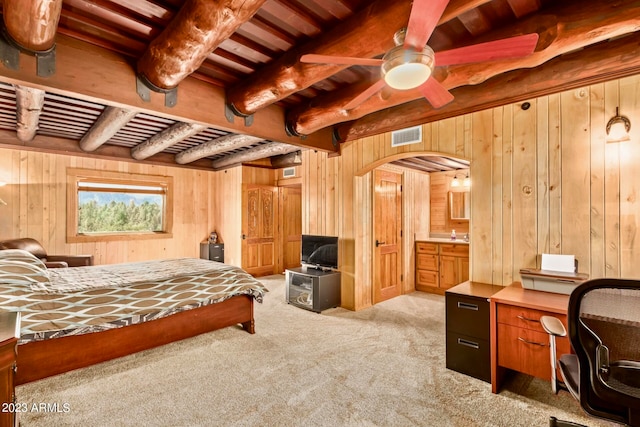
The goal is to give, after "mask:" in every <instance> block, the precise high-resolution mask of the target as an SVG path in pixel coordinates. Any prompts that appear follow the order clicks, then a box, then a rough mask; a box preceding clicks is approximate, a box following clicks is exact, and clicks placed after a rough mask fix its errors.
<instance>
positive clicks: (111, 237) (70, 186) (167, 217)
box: [67, 168, 173, 243]
mask: <svg viewBox="0 0 640 427" xmlns="http://www.w3.org/2000/svg"><path fill="white" fill-rule="evenodd" d="M80 182H92V183H100V184H118V185H135V186H153V187H162V188H164V211H163V215H162V231H131V232H128V231H124V232H109V233H91V234H83V233H79V232H78V212H79V211H78V209H79V206H78V198H79V197H78V192H79V191H80V186H79V183H80ZM84 191H86V189H85V190H84ZM172 237H173V177H171V176H162V175H144V174H137V173H127V172H115V171H100V170H92V169H79V168H68V169H67V243H82V242H100V241H116V240H145V239H169V238H172Z"/></svg>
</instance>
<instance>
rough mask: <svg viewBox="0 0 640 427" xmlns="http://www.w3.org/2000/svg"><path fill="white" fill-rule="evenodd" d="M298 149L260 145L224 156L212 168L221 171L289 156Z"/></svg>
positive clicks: (271, 144) (272, 144) (270, 143)
mask: <svg viewBox="0 0 640 427" xmlns="http://www.w3.org/2000/svg"><path fill="white" fill-rule="evenodd" d="M298 149H299V148H298V147H296V146H294V145H289V144H283V143H281V142H268V143H266V144H262V145H258V146H257V147H253V148H249V149H248V150H244V151H240V152H238V153H233V154H229V155H227V156H224V157H223V158H222V159H219V160H214V161H213V163H212V166H213V169H215V170H220V169H225V168H227V167H230V166H235V165H239V164H242V163H245V162H251V161H253V160H258V159H264V158H265V157H272V156H278V155H283V154H289V153H291V152H293V151H298Z"/></svg>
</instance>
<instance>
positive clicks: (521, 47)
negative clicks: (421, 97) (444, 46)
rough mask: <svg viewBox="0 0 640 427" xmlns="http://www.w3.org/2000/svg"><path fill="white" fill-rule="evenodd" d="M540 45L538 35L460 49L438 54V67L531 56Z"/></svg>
mask: <svg viewBox="0 0 640 427" xmlns="http://www.w3.org/2000/svg"><path fill="white" fill-rule="evenodd" d="M537 44H538V34H537V33H531V34H525V35H522V36H515V37H510V38H508V39H501V40H495V41H492V42H486V43H479V44H475V45H471V46H465V47H461V48H458V49H451V50H445V51H442V52H436V57H435V61H436V65H458V64H470V63H473V62H483V61H494V60H498V59H509V58H522V57H523V56H527V55H531V54H532V53H533V51H534V49H535V48H536V45H537Z"/></svg>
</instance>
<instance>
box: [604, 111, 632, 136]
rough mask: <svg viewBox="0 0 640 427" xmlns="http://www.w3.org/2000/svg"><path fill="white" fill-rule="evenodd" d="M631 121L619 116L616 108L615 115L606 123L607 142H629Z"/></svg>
mask: <svg viewBox="0 0 640 427" xmlns="http://www.w3.org/2000/svg"><path fill="white" fill-rule="evenodd" d="M630 130H631V121H630V120H629V118H627V117H625V116H621V115H620V112H619V108H618V107H616V115H615V116H613V117H611V119H610V120H609V121H608V122H607V142H621V141H629V139H631V138H630V137H629V131H630Z"/></svg>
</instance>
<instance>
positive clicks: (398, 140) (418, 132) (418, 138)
mask: <svg viewBox="0 0 640 427" xmlns="http://www.w3.org/2000/svg"><path fill="white" fill-rule="evenodd" d="M417 142H422V125H419V126H414V127H411V128H406V129H400V130H394V131H393V132H391V146H392V147H399V146H401V145H409V144H415V143H417Z"/></svg>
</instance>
